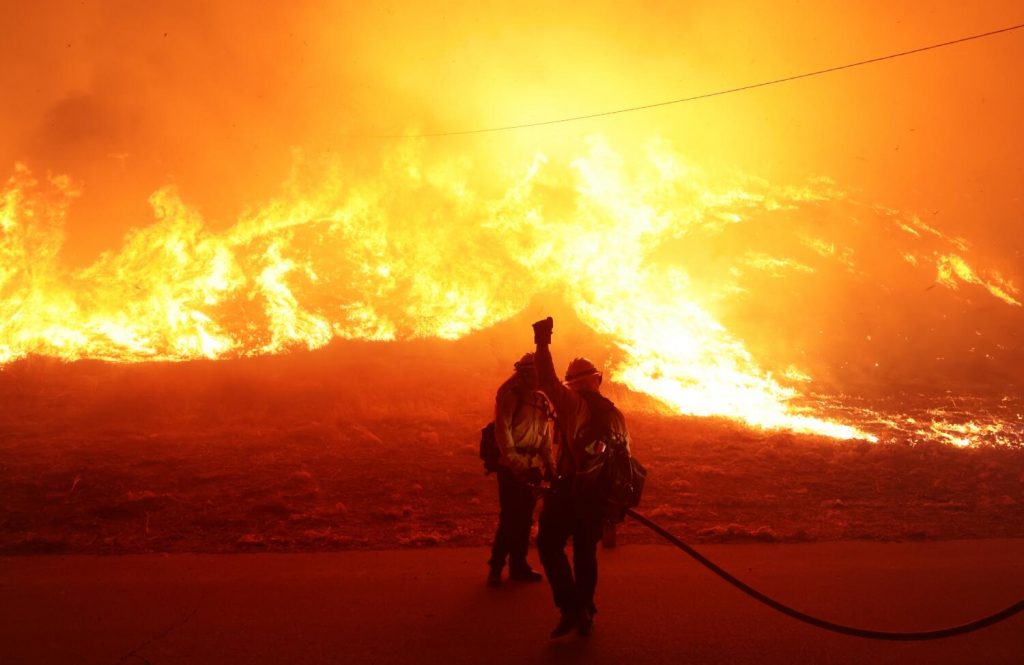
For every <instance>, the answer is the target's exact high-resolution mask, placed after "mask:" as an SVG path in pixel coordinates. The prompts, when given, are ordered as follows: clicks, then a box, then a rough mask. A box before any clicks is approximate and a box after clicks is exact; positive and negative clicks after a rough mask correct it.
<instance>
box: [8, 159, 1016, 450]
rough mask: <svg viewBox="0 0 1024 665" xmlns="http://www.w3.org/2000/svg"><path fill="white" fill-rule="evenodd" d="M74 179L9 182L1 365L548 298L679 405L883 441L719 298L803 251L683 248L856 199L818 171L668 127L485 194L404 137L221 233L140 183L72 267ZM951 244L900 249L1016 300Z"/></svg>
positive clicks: (307, 335) (762, 423)
mask: <svg viewBox="0 0 1024 665" xmlns="http://www.w3.org/2000/svg"><path fill="white" fill-rule="evenodd" d="M76 194H77V189H76V186H75V185H74V184H73V183H72V182H71V181H69V180H68V179H67V178H63V177H56V178H50V179H48V180H46V181H43V182H40V181H39V180H37V179H36V178H35V177H33V175H32V174H31V173H30V172H29V171H28V170H27V169H26V168H25V167H21V166H19V167H17V168H16V169H15V171H14V174H13V175H12V176H11V178H10V179H9V180H8V181H7V183H6V185H5V186H4V188H3V190H2V193H0V227H2V235H0V364H3V363H9V362H11V361H14V360H16V359H19V358H22V357H25V356H27V355H29V354H39V355H45V356H52V357H56V358H61V359H65V360H69V361H70V360H76V359H80V358H95V359H104V360H111V361H119V362H136V361H147V360H189V359H195V358H227V357H239V356H251V355H260V354H272V353H280V352H283V351H286V350H289V349H294V348H308V349H314V348H317V347H321V346H323V345H325V344H327V343H328V342H329V341H330V340H331V339H333V338H336V337H337V338H344V339H371V340H393V339H408V338H415V337H438V338H444V339H455V338H459V337H461V336H463V335H465V334H467V333H469V332H472V331H474V330H479V329H482V328H485V327H488V326H491V325H493V324H495V323H496V322H499V321H501V320H503V319H507V318H509V317H511V316H513V315H515V314H516V313H517V312H519V311H522V309H523V308H524V307H525V306H526V304H527V303H528V302H529V300H530V299H531V298H532V297H533V296H534V295H536V294H541V293H552V292H554V293H559V294H561V295H563V296H564V297H565V299H566V300H567V301H568V302H569V303H570V304H571V305H572V306H573V307H574V309H575V311H576V312H577V314H578V315H579V317H580V319H581V320H582V321H583V322H584V323H586V324H587V325H589V326H590V327H592V328H593V329H594V330H596V331H597V332H599V333H600V334H602V335H604V336H606V337H607V338H608V339H610V340H611V341H612V342H613V343H614V344H615V346H616V347H617V349H618V350H619V355H618V356H617V358H616V359H615V363H614V366H613V368H612V378H613V379H615V380H617V381H620V382H622V383H624V384H625V385H627V386H629V387H630V388H631V389H633V390H636V391H639V392H643V393H646V394H649V395H652V396H654V397H656V398H657V399H659V400H661V401H662V402H664V403H665V404H666V405H667V406H668V407H669V408H671V409H672V410H674V411H676V412H679V413H688V414H697V415H721V416H727V417H730V418H736V419H739V420H742V421H743V422H746V423H748V424H750V425H754V426H758V427H766V428H786V429H791V430H795V431H801V432H814V433H818V434H823V435H826V436H830V437H837V438H864V439H869V440H875V438H876V437H875V436H874V435H872V434H870V433H868V432H865V431H862V430H861V429H858V428H857V427H854V426H851V425H848V424H844V423H841V422H838V421H835V420H831V419H829V418H825V417H821V416H820V415H819V414H815V413H813V412H809V411H808V410H807V409H806V408H800V407H798V406H797V405H796V402H795V400H796V398H798V397H799V396H800V395H801V392H800V391H799V390H798V389H797V387H796V385H797V384H804V385H807V384H808V383H809V382H810V381H811V380H812V377H811V376H809V375H808V373H807V372H806V371H805V368H801V367H795V366H794V367H790V368H788V369H787V370H786V371H785V372H784V376H783V377H782V378H779V377H776V376H775V375H774V374H773V373H772V372H770V371H768V370H766V369H764V367H763V364H762V363H759V361H758V360H757V359H755V358H754V356H753V355H752V354H751V353H750V351H749V350H748V348H747V346H746V345H745V344H744V342H743V340H742V339H741V338H740V337H738V336H737V335H736V334H734V333H732V332H730V330H728V329H727V328H726V326H725V325H723V323H722V322H721V318H720V317H719V316H716V314H715V310H716V308H718V307H720V306H721V305H722V303H724V302H728V300H729V299H730V298H731V297H732V296H733V295H735V294H736V293H738V292H742V291H743V290H745V289H747V288H749V286H748V282H745V281H744V280H743V279H742V278H744V277H745V276H747V275H750V274H757V275H767V276H772V275H776V276H777V275H780V274H786V273H802V274H811V273H814V272H815V268H814V267H812V266H811V265H810V264H809V259H808V261H806V262H805V261H802V260H798V259H797V258H794V257H787V256H779V255H775V254H773V253H770V252H765V251H760V250H758V251H745V252H741V253H739V254H733V255H730V256H729V257H728V260H729V261H730V263H731V264H730V266H729V267H728V270H726V271H717V273H716V278H715V279H714V280H708V279H698V278H697V277H696V275H697V273H698V272H699V271H698V270H696V269H694V268H692V267H691V266H690V265H688V264H687V259H693V260H694V263H696V258H697V253H699V252H700V246H699V245H700V243H701V242H703V239H707V238H711V237H713V236H714V235H715V234H718V233H722V232H724V231H725V230H727V229H730V228H732V227H737V226H740V225H743V224H745V223H748V222H749V221H750V220H751V219H754V218H756V217H757V216H758V215H763V214H786V213H787V211H788V212H792V213H793V214H797V213H798V212H800V211H803V210H804V209H805V208H806V207H807V206H820V205H824V204H828V203H837V202H838V203H842V204H843V205H850V206H855V205H859V204H856V203H855V202H852V201H850V200H849V198H848V197H847V195H846V194H844V193H843V192H841V191H840V190H838V188H837V187H836V186H835V185H834V184H833V183H831V182H829V181H825V180H820V181H815V182H812V183H811V184H809V185H807V186H804V187H780V186H774V185H771V184H769V183H766V182H764V181H760V180H757V179H754V178H749V177H744V176H739V175H735V176H731V177H722V178H718V179H715V178H711V177H710V176H708V175H707V174H705V173H703V172H702V171H701V170H699V169H697V168H696V167H695V166H693V165H691V164H689V163H688V162H687V161H686V160H685V159H684V158H683V157H682V156H681V155H680V154H679V153H678V152H677V151H676V150H674V149H673V148H672V147H671V146H669V145H666V144H664V143H662V142H659V141H654V142H652V143H651V144H650V145H648V146H647V148H646V151H645V154H644V156H643V158H642V159H639V160H634V161H629V162H627V160H625V159H624V158H623V157H622V156H621V155H620V154H618V153H617V152H616V151H615V150H613V149H612V148H611V147H609V146H608V145H607V144H606V143H604V142H603V141H601V140H600V139H594V140H592V141H591V142H590V147H589V148H588V150H586V151H585V152H584V153H583V154H581V155H578V156H576V157H575V158H573V159H570V160H553V159H549V158H548V157H546V156H544V155H537V156H535V157H534V159H533V160H532V162H531V163H530V164H527V165H524V166H523V167H522V168H521V169H519V171H518V173H517V174H514V175H513V176H510V177H509V179H508V181H507V182H506V183H505V186H504V187H503V188H502V191H501V192H499V193H498V194H497V195H495V194H494V193H493V192H491V191H489V190H487V189H486V188H484V189H481V188H476V187H475V186H474V184H473V178H472V166H471V165H469V164H466V163H461V162H456V163H453V164H430V165H427V164H425V163H424V161H423V159H422V158H421V156H420V155H419V154H417V152H416V151H415V150H414V149H413V150H399V151H396V153H395V154H394V155H393V156H392V157H391V158H390V159H389V160H388V162H387V163H386V164H385V166H384V168H383V171H382V172H381V173H379V174H376V177H374V178H372V179H369V180H359V179H354V178H351V177H348V176H347V175H346V174H345V173H344V172H343V170H342V169H341V168H340V167H339V166H338V165H333V166H328V167H318V168H317V169H316V170H315V174H313V175H311V174H309V173H306V172H304V171H303V170H302V169H299V170H298V171H297V173H296V175H295V177H294V178H293V179H292V180H291V181H290V182H289V183H288V184H287V186H286V188H285V193H284V194H283V195H282V196H280V197H279V198H277V199H274V200H272V201H269V202H267V203H266V204H264V205H261V206H259V207H256V208H253V209H251V210H250V211H248V212H247V213H245V214H244V215H242V217H241V218H240V219H239V220H238V222H237V223H236V224H234V225H233V226H232V227H230V228H228V229H226V230H223V231H214V230H213V229H211V228H209V227H208V226H207V225H206V224H205V223H204V220H203V218H202V217H201V216H200V215H199V213H198V212H197V211H196V210H194V209H192V208H190V207H189V206H188V205H187V204H186V203H185V202H183V201H182V200H181V198H180V196H179V194H178V193H177V192H176V191H175V189H174V188H172V187H168V188H165V189H161V190H159V191H157V192H156V193H154V194H153V195H152V197H151V198H150V203H151V205H152V208H153V211H154V215H155V222H153V223H152V224H150V225H148V226H144V227H139V228H135V229H133V230H132V231H131V232H129V233H128V234H127V236H126V237H125V239H124V244H123V247H122V248H121V249H120V251H117V252H108V253H105V254H103V255H101V256H100V257H99V258H98V259H97V260H96V261H95V262H94V263H93V264H92V265H89V266H87V267H84V268H81V269H71V268H68V267H66V266H64V265H63V264H62V262H61V260H60V250H61V246H62V241H63V231H62V229H63V227H64V223H65V220H66V218H67V215H68V212H69V209H70V206H71V204H72V202H73V200H74V198H75V196H76ZM863 208H864V209H868V207H866V206H865V207H863ZM880 214H882V215H883V216H884V217H886V218H888V219H891V225H892V228H894V229H899V230H900V231H899V232H901V233H904V234H905V235H906V236H907V237H908V238H920V237H922V236H924V235H931V236H934V237H937V238H943V237H942V236H941V234H940V233H939V232H938V231H935V230H934V229H931V228H930V227H927V226H926V225H924V224H923V223H921V222H920V220H918V219H917V218H915V217H914V216H912V215H905V214H902V213H898V212H896V211H882V212H881V213H880ZM799 242H800V246H801V247H802V251H804V252H805V253H806V254H807V256H808V257H813V256H817V257H819V258H822V260H829V261H833V262H835V263H836V265H839V266H842V267H843V269H845V270H850V271H853V270H856V269H857V268H856V265H855V257H854V256H853V252H852V250H851V249H850V248H848V247H843V246H841V245H840V244H837V243H836V242H832V241H829V240H828V239H825V238H821V237H816V236H811V235H804V236H801V237H800V239H799ZM950 243H951V245H950V246H951V247H952V248H953V249H952V250H950V251H947V252H945V253H939V252H937V251H934V250H933V251H932V252H931V253H930V254H929V253H928V252H927V251H923V250H921V249H920V248H918V249H913V248H911V249H909V250H908V249H906V248H901V249H896V250H894V251H897V252H902V253H898V254H897V256H898V257H899V258H900V260H901V261H903V262H905V263H906V264H908V265H910V266H912V269H914V270H919V271H927V270H929V269H931V270H934V271H935V275H936V276H935V278H934V281H935V283H937V284H939V285H941V286H943V287H946V288H949V289H957V288H959V287H960V286H961V285H962V284H971V285H976V286H980V287H982V288H984V289H986V290H987V291H988V292H989V293H990V294H991V295H992V296H994V297H996V298H998V299H999V300H1000V301H1002V303H1004V304H1005V305H1006V306H1009V307H1019V306H1020V305H1021V303H1020V300H1019V291H1018V289H1017V288H1016V287H1015V285H1014V284H1013V283H1012V282H1011V281H1010V280H1008V279H1006V278H1004V277H1002V276H1000V275H998V274H997V273H994V272H991V271H988V272H986V271H981V270H978V269H975V268H972V267H971V266H970V265H968V263H967V262H966V260H965V259H964V258H963V257H962V254H963V253H964V251H966V247H963V246H961V245H957V244H956V243H955V242H953V241H950ZM695 245H696V247H695ZM684 246H686V247H687V249H686V250H685V252H684V251H683V250H681V249H680V248H681V247H684ZM932 429H934V430H935V431H937V432H940V433H942V434H943V436H948V437H960V438H963V435H966V434H969V433H970V432H969V431H968V430H969V429H970V428H968V429H967V430H965V429H963V428H961V427H960V426H952V425H948V424H946V425H934V426H933V427H932Z"/></svg>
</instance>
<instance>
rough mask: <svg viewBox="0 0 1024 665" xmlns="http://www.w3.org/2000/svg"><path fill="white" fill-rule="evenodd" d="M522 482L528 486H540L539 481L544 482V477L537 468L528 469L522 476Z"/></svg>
mask: <svg viewBox="0 0 1024 665" xmlns="http://www.w3.org/2000/svg"><path fill="white" fill-rule="evenodd" d="M523 480H524V481H526V483H527V484H530V485H540V483H541V481H542V480H544V477H543V474H542V473H541V470H540V469H538V468H537V467H530V468H529V469H527V470H526V473H525V474H523Z"/></svg>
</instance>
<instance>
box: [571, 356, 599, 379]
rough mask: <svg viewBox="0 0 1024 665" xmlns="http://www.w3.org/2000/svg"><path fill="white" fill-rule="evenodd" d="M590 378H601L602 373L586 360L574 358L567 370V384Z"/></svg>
mask: <svg viewBox="0 0 1024 665" xmlns="http://www.w3.org/2000/svg"><path fill="white" fill-rule="evenodd" d="M590 376H598V377H600V376H601V371H600V370H599V369H597V367H596V366H595V365H594V363H592V362H590V361H589V360H587V359H586V358H573V360H572V362H571V363H569V367H568V368H566V370H565V382H566V383H568V384H570V385H571V384H573V383H576V382H578V381H581V380H583V379H586V378H587V377H590Z"/></svg>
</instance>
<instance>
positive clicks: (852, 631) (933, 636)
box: [626, 509, 1024, 642]
mask: <svg viewBox="0 0 1024 665" xmlns="http://www.w3.org/2000/svg"><path fill="white" fill-rule="evenodd" d="M626 514H627V515H629V516H630V517H632V518H633V519H634V520H636V521H637V522H639V523H640V524H642V525H644V526H645V527H647V528H648V529H650V530H651V531H653V532H654V533H656V534H658V535H659V536H661V537H662V538H664V539H665V540H667V541H668V542H670V543H672V544H673V545H675V546H676V547H678V548H679V549H681V550H682V551H683V552H685V553H686V554H688V555H690V556H691V557H693V558H694V559H695V560H696V561H697V563H699V564H701V565H702V566H704V567H705V568H707V569H708V570H710V571H711V572H713V573H714V574H715V575H718V576H719V577H721V578H722V579H723V580H725V581H726V582H728V583H729V584H731V585H733V586H734V587H736V588H737V589H739V590H740V591H742V592H743V593H745V594H747V595H748V596H750V597H751V598H753V599H754V600H757V601H758V602H761V603H764V604H765V605H767V606H768V607H770V608H772V609H773V610H775V611H777V612H781V613H783V614H785V615H786V616H789V617H792V618H794V619H796V620H797V621H802V622H804V623H806V624H810V625H811V626H814V627H815V628H821V629H823V630H828V631H832V632H834V633H840V634H842V635H851V636H853V637H862V638H865V639H870V640H889V641H894V642H920V641H924V640H940V639H943V638H946V637H954V636H956V635H966V634H967V633H973V632H974V631H976V630H981V629H982V628H988V627H989V626H993V625H995V624H997V623H999V622H1001V621H1005V620H1006V619H1009V618H1010V617H1012V616H1014V615H1015V614H1018V613H1020V612H1024V600H1020V601H1017V602H1016V603H1014V604H1013V605H1010V606H1009V607H1007V608H1006V609H1003V610H1000V611H998V612H996V613H994V614H989V615H988V616H985V617H981V618H980V619H975V620H974V621H970V622H968V623H964V624H960V625H958V626H950V627H948V628H940V629H937V630H922V631H916V632H890V631H884V630H869V629H866V628H855V627H853V626H844V625H842V624H838V623H833V622H831V621H826V620H824V619H820V618H818V617H814V616H811V615H809V614H805V613H803V612H801V611H800V610H797V609H794V608H792V607H790V606H788V605H785V604H783V603H780V602H779V601H777V600H775V599H774V598H771V597H769V596H767V595H765V594H763V593H761V592H760V591H758V590H757V589H755V588H753V587H752V586H750V585H748V584H746V583H745V582H743V581H742V580H739V579H737V578H736V577H734V576H733V575H731V574H730V573H729V572H727V571H726V570H724V569H722V568H721V567H720V566H718V565H717V564H715V563H714V562H713V561H711V560H710V559H708V558H707V557H705V556H703V555H702V554H701V553H700V552H698V551H696V550H695V549H693V548H692V547H690V546H689V545H687V544H686V543H684V542H683V541H681V540H680V539H679V538H677V537H675V536H674V535H672V534H671V533H669V532H668V531H666V530H665V529H664V528H663V527H661V526H659V525H658V524H656V523H655V522H652V521H651V520H649V519H648V518H646V517H644V516H643V515H641V514H640V513H638V512H636V511H635V510H632V509H630V510H627V511H626Z"/></svg>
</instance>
